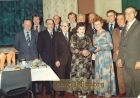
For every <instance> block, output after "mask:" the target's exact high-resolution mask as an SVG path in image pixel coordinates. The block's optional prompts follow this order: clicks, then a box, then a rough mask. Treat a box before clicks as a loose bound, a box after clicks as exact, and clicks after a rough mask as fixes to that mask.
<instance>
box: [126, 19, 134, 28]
mask: <svg viewBox="0 0 140 98" xmlns="http://www.w3.org/2000/svg"><path fill="white" fill-rule="evenodd" d="M135 20H136V18H134V19H133V20H132V21H131V22H128V23H127V24H129V26H131V25H132V24H133V23H134V22H135Z"/></svg>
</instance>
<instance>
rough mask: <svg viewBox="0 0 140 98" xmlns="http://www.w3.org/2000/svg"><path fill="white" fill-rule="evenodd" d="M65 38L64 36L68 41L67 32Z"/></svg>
mask: <svg viewBox="0 0 140 98" xmlns="http://www.w3.org/2000/svg"><path fill="white" fill-rule="evenodd" d="M65 38H66V40H67V41H68V36H67V33H65Z"/></svg>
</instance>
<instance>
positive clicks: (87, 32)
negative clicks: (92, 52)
mask: <svg viewBox="0 0 140 98" xmlns="http://www.w3.org/2000/svg"><path fill="white" fill-rule="evenodd" d="M95 33H96V30H95V29H92V26H91V24H88V25H87V29H86V34H87V35H88V36H89V37H90V39H91V41H92V43H93V34H95Z"/></svg>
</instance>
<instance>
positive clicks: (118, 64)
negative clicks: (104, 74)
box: [117, 59, 123, 67]
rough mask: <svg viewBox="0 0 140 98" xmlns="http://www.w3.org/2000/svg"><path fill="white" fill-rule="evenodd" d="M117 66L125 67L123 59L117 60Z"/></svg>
mask: <svg viewBox="0 0 140 98" xmlns="http://www.w3.org/2000/svg"><path fill="white" fill-rule="evenodd" d="M117 66H118V67H123V64H122V60H121V59H118V60H117Z"/></svg>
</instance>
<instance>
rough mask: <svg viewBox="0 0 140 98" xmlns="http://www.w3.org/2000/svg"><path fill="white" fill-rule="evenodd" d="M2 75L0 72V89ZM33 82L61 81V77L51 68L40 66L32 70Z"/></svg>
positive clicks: (7, 69)
mask: <svg viewBox="0 0 140 98" xmlns="http://www.w3.org/2000/svg"><path fill="white" fill-rule="evenodd" d="M9 70H11V71H12V70H15V69H14V68H5V69H4V71H9ZM1 75H2V72H0V88H1ZM31 78H32V81H59V80H60V79H59V77H58V76H57V75H56V73H55V72H54V71H53V70H52V68H51V67H50V66H40V67H37V68H31Z"/></svg>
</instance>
